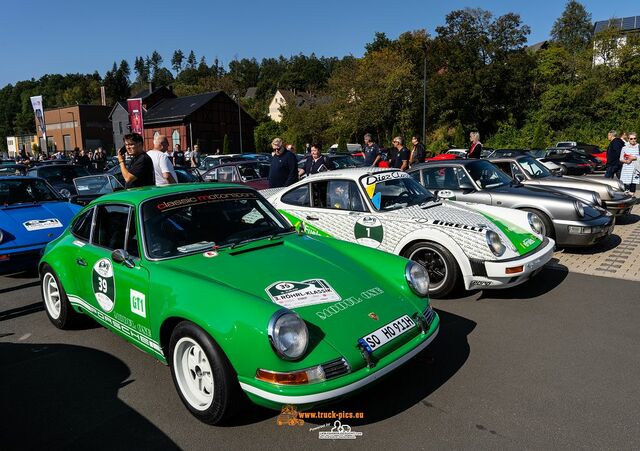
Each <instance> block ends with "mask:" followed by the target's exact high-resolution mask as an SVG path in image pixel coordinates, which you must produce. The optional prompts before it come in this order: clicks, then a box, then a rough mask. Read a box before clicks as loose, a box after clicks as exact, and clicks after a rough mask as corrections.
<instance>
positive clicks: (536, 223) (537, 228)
mask: <svg viewBox="0 0 640 451" xmlns="http://www.w3.org/2000/svg"><path fill="white" fill-rule="evenodd" d="M527 216H528V219H529V225H530V226H531V230H533V231H534V232H536V233H537V234H538V235H544V234H545V232H546V230H545V229H544V223H543V222H542V220H541V219H540V217H539V216H538V215H536V214H534V213H529V214H528V215H527Z"/></svg>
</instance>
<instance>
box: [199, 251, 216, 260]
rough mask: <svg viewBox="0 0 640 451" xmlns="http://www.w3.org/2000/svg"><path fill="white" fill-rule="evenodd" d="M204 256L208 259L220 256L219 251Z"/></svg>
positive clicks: (208, 252)
mask: <svg viewBox="0 0 640 451" xmlns="http://www.w3.org/2000/svg"><path fill="white" fill-rule="evenodd" d="M202 255H204V256H205V257H207V258H213V257H217V256H218V251H207V252H205V253H204V254H202Z"/></svg>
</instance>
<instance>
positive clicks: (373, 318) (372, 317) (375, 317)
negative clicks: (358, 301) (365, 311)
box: [369, 312, 380, 321]
mask: <svg viewBox="0 0 640 451" xmlns="http://www.w3.org/2000/svg"><path fill="white" fill-rule="evenodd" d="M369 318H371V319H372V320H374V321H378V320H379V319H380V318H378V315H376V314H375V313H374V312H371V313H369Z"/></svg>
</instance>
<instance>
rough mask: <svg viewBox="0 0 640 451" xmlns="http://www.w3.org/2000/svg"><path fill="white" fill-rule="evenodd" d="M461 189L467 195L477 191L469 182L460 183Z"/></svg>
mask: <svg viewBox="0 0 640 451" xmlns="http://www.w3.org/2000/svg"><path fill="white" fill-rule="evenodd" d="M459 188H460V189H461V190H462V191H463V192H466V193H469V192H471V191H475V190H476V188H475V187H474V186H473V185H472V184H471V183H469V182H462V183H460V185H459Z"/></svg>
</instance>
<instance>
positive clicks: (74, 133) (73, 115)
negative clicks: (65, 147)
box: [67, 111, 78, 149]
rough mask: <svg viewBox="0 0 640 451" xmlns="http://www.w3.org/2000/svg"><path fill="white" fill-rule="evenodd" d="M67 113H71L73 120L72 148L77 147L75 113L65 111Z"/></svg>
mask: <svg viewBox="0 0 640 451" xmlns="http://www.w3.org/2000/svg"><path fill="white" fill-rule="evenodd" d="M67 114H70V115H71V120H72V121H73V148H74V149H75V148H76V147H78V139H77V138H76V115H75V114H74V113H73V111H67Z"/></svg>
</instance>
